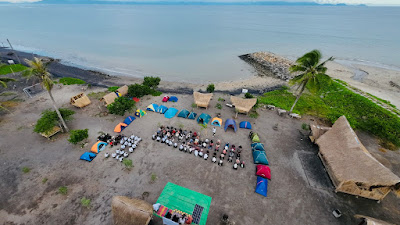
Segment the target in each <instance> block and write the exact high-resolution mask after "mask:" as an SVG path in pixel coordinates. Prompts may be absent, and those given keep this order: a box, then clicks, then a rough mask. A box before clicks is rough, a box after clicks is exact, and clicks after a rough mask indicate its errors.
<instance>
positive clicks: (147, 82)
mask: <svg viewBox="0 0 400 225" xmlns="http://www.w3.org/2000/svg"><path fill="white" fill-rule="evenodd" d="M160 81H161V79H160V78H159V77H144V79H143V83H142V84H132V85H129V87H128V96H131V97H137V98H141V97H143V96H145V95H152V96H160V95H161V94H162V92H160V91H157V90H156V89H157V87H158V85H159V84H160Z"/></svg>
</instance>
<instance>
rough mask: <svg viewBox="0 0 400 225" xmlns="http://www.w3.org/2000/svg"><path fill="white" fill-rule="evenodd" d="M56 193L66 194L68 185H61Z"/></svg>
mask: <svg viewBox="0 0 400 225" xmlns="http://www.w3.org/2000/svg"><path fill="white" fill-rule="evenodd" d="M58 193H60V194H62V195H66V194H68V187H66V186H61V187H59V188H58Z"/></svg>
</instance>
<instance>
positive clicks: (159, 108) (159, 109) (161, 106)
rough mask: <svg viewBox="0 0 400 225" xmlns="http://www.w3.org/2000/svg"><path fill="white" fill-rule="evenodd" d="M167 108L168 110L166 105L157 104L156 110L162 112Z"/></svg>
mask: <svg viewBox="0 0 400 225" xmlns="http://www.w3.org/2000/svg"><path fill="white" fill-rule="evenodd" d="M167 110H168V107H167V106H164V105H160V106H158V109H157V112H159V113H161V114H164V113H165V112H166V111H167Z"/></svg>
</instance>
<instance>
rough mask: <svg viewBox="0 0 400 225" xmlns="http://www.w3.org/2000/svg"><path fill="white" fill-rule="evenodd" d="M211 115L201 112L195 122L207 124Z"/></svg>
mask: <svg viewBox="0 0 400 225" xmlns="http://www.w3.org/2000/svg"><path fill="white" fill-rule="evenodd" d="M210 119H211V116H210V115H208V114H206V113H202V114H201V115H200V116H199V118H197V123H201V124H204V125H205V124H208V121H210Z"/></svg>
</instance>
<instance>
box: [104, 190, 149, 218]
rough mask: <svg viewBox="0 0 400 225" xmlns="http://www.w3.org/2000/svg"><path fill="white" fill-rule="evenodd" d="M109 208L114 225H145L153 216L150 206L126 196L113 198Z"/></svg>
mask: <svg viewBox="0 0 400 225" xmlns="http://www.w3.org/2000/svg"><path fill="white" fill-rule="evenodd" d="M111 208H112V214H113V220H114V224H115V225H147V224H149V222H150V220H151V218H152V215H153V206H152V205H151V204H149V203H147V202H145V201H143V200H140V199H135V198H134V199H132V198H128V197H126V196H114V197H113V199H112V203H111Z"/></svg>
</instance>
